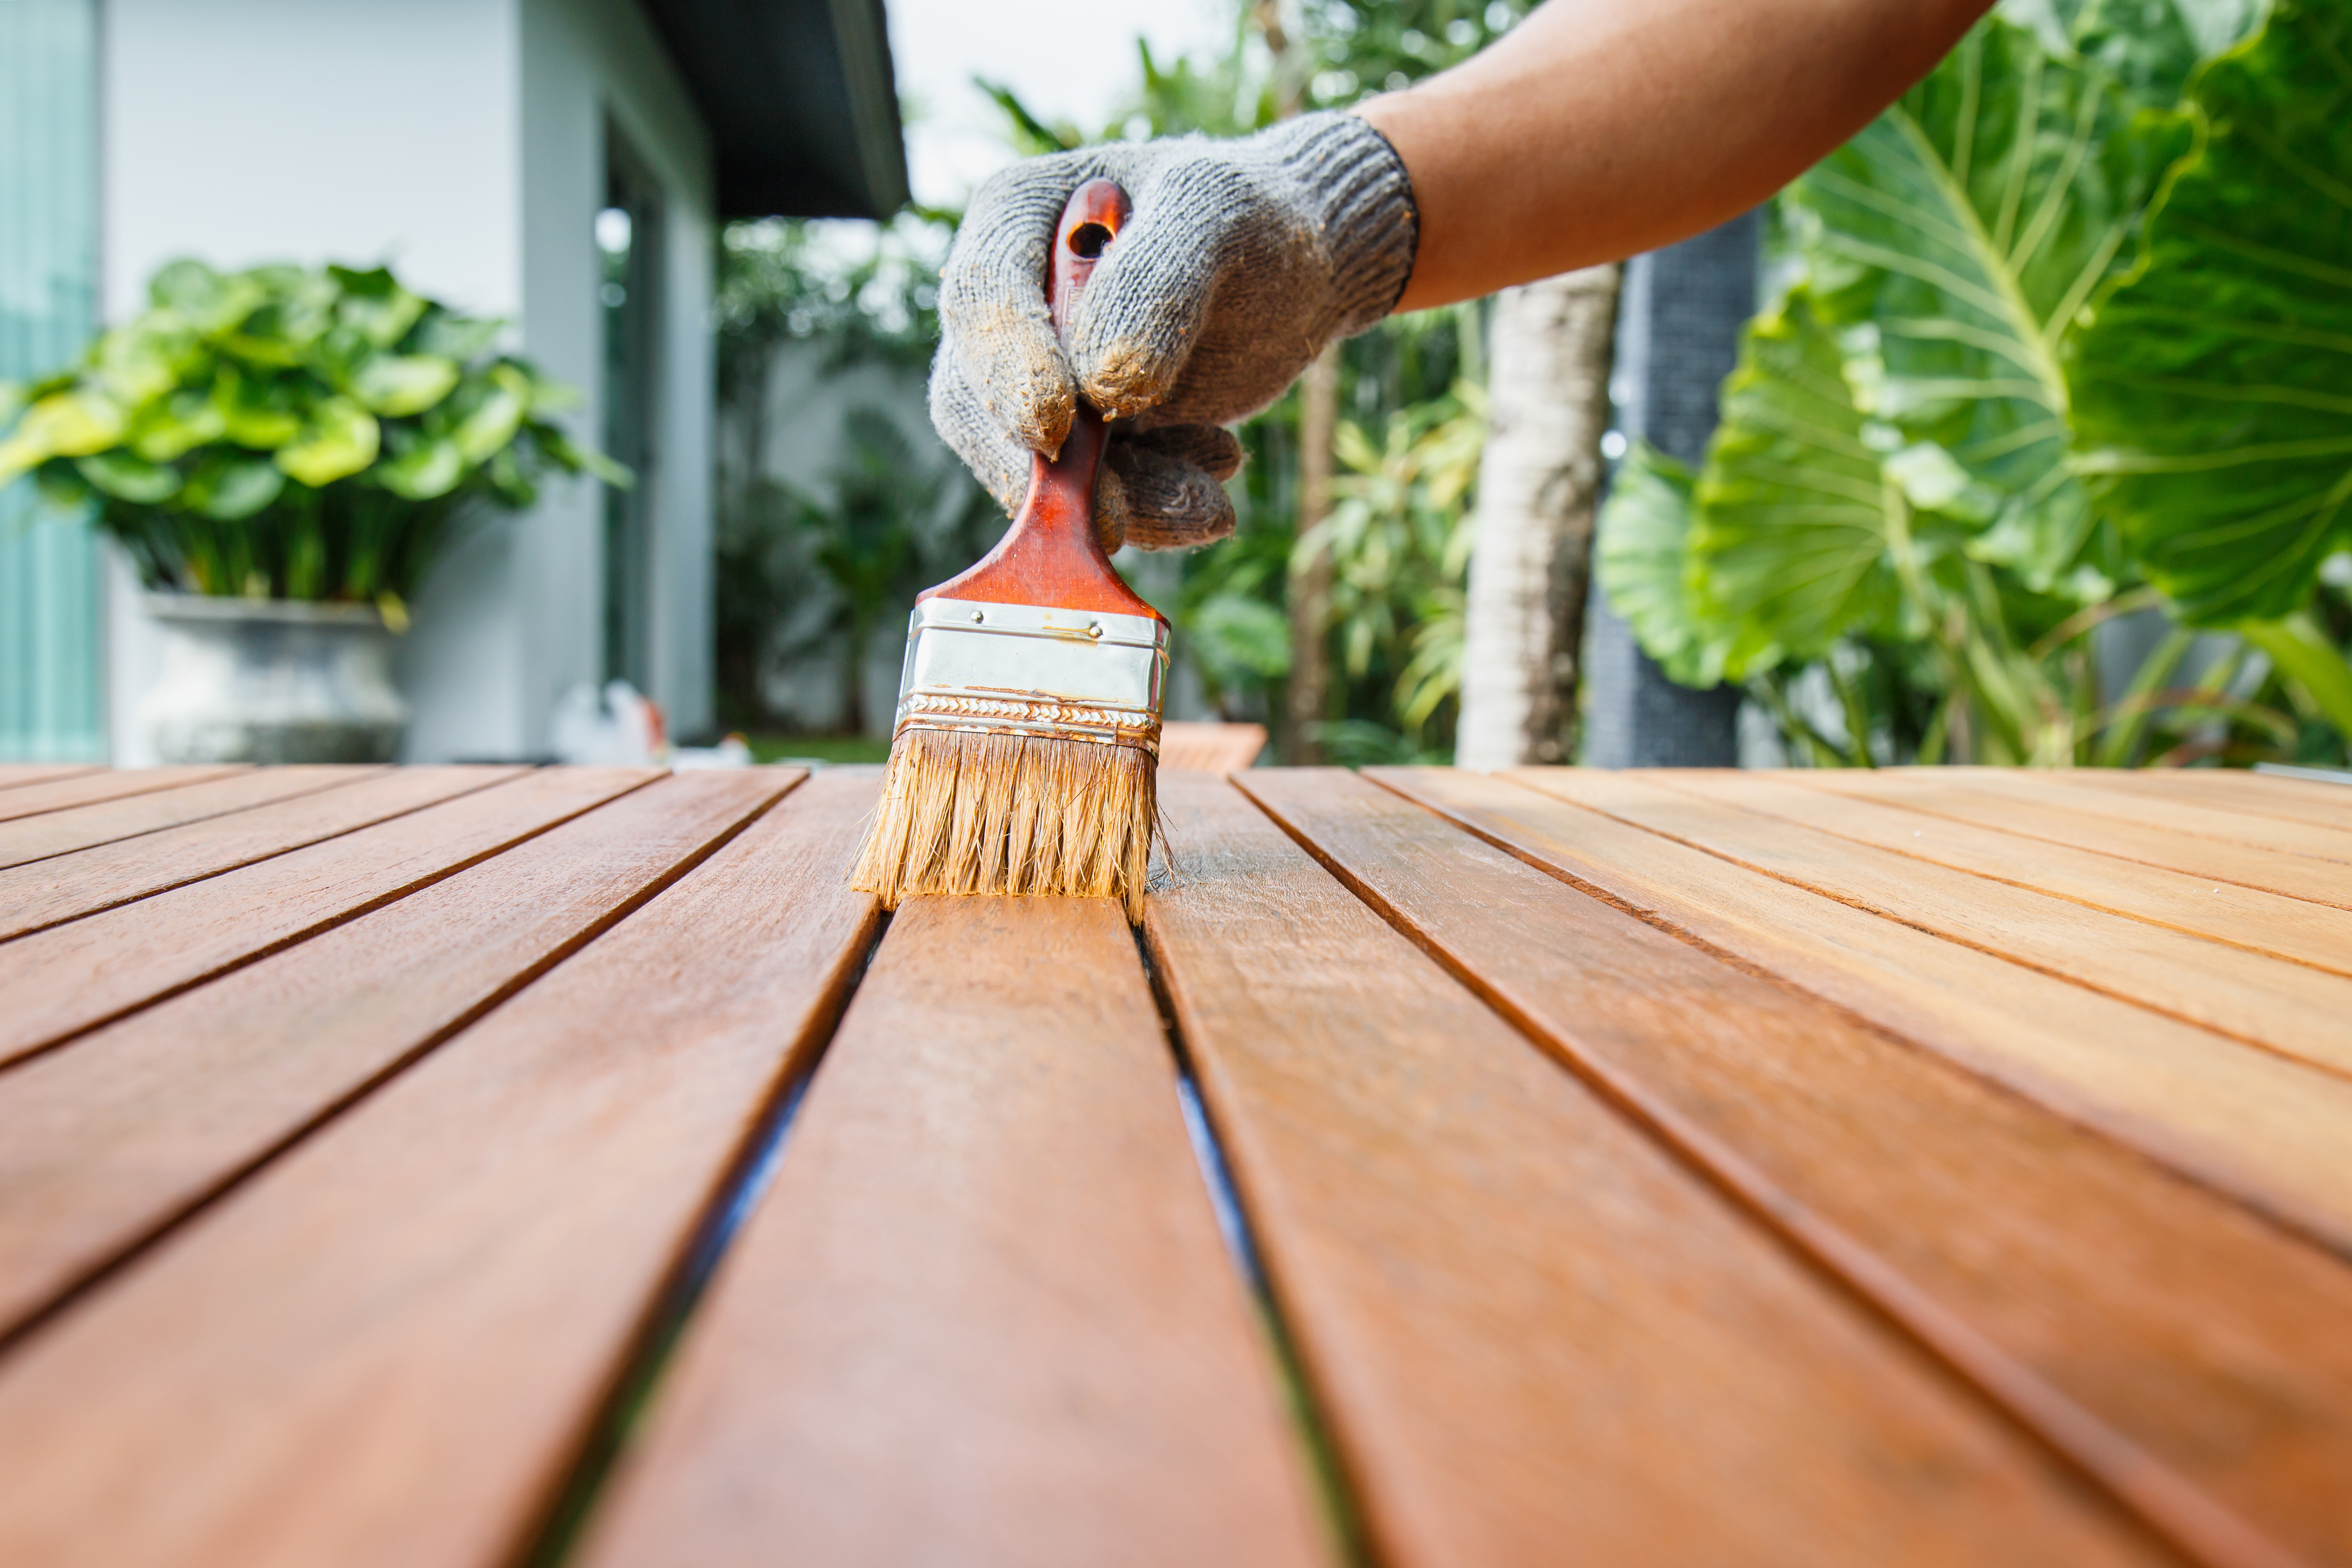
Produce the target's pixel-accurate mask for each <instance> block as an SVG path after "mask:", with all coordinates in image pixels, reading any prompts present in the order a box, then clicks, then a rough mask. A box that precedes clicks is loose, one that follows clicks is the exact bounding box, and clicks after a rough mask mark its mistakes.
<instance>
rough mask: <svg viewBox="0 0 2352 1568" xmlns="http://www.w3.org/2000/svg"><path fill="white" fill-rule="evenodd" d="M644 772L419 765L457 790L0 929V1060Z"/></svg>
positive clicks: (578, 806) (419, 880)
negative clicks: (110, 905) (490, 775)
mask: <svg viewBox="0 0 2352 1568" xmlns="http://www.w3.org/2000/svg"><path fill="white" fill-rule="evenodd" d="M440 772H441V770H438V769H415V770H404V771H403V773H402V774H400V775H397V776H401V777H408V776H412V775H428V774H435V773H440ZM654 776H656V775H655V774H654V773H652V772H651V771H649V770H646V769H643V768H550V769H546V770H544V771H541V772H537V773H523V774H521V775H520V776H514V777H510V778H509V779H507V780H505V781H504V782H494V783H492V784H490V785H489V786H488V787H487V788H484V787H479V786H480V785H481V784H482V780H481V778H480V777H479V775H478V774H473V773H469V774H467V775H466V776H450V777H445V778H441V779H439V780H438V781H437V782H436V781H435V780H434V779H432V778H430V777H425V776H418V777H417V787H418V788H419V790H420V792H422V791H425V790H429V789H432V788H438V789H439V790H440V791H441V792H442V793H443V794H444V795H447V794H448V793H449V792H450V790H451V789H452V788H463V789H466V790H467V792H468V793H467V794H464V795H457V797H456V798H454V799H445V800H443V801H441V802H439V803H438V804H436V805H423V802H422V801H419V802H418V803H417V804H418V805H420V806H421V807H422V809H417V810H413V811H411V812H409V813H408V814H407V815H405V816H395V817H394V818H393V819H392V820H391V821H389V822H380V823H377V824H376V825H375V826H372V827H363V828H360V829H358V830H357V831H355V832H352V833H347V834H344V835H342V836H341V837H336V838H330V839H328V840H327V841H326V842H325V843H323V844H313V845H310V847H307V848H302V849H296V850H292V851H290V852H289V853H287V854H283V855H278V856H274V857H272V858H268V859H266V860H262V861H259V862H257V863H256V864H253V865H249V866H244V867H240V868H237V869H236V870H234V871H228V872H225V873H223V874H222V875H220V876H217V877H211V878H207V879H204V880H202V881H199V882H193V883H190V884H188V885H186V886H184V887H179V888H173V889H171V890H170V891H168V892H163V893H158V894H156V895H154V896H153V897H152V898H147V899H142V900H139V901H138V902H136V903H131V904H125V905H122V906H121V907H120V908H116V909H110V910H103V911H101V912H100V913H98V914H94V915H89V916H87V917H85V918H83V919H81V920H78V921H68V922H67V923H66V924H64V925H59V926H52V927H51V928H49V929H48V930H47V931H36V932H34V933H33V934H32V935H30V936H24V937H18V938H16V940H15V941H14V942H6V943H0V1063H5V1062H7V1061H10V1060H13V1059H15V1058H18V1057H21V1056H24V1055H26V1053H28V1052H31V1051H35V1050H38V1049H40V1048H42V1047H45V1046H47V1045H49V1044H51V1043H52V1042H54V1041H57V1040H58V1039H61V1038H63V1037H66V1036H68V1035H72V1034H76V1033H79V1032H80V1031H81V1030H84V1029H88V1028H90V1027H92V1026H96V1025H99V1024H102V1023H105V1022H106V1021H108V1020H109V1019H111V1018H114V1017H118V1016H121V1015H122V1014H124V1013H127V1012H129V1011H130V1010H131V1009H132V1008H134V1007H137V1006H139V1005H142V1004H143V1003H147V1002H151V1001H153V1000H155V999H156V998H158V997H161V996H163V995H167V994H170V993H172V992H174V991H177V990H180V989H182V988H183V987H184V986H188V985H193V984H195V983H196V982H198V981H200V980H203V979H205V978H206V977H207V976H209V975H213V974H216V973H220V972H221V971H222V970H225V969H228V968H231V967H234V966H235V965H236V964H238V963H245V962H247V961H248V960H250V959H254V958H258V957H260V956H261V955H263V954H264V953H267V952H270V951H272V950H273V949H275V948H278V947H280V946H283V945H285V944H287V943H289V942H298V941H299V940H301V939H302V938H303V937H305V936H307V935H313V934H316V933H317V932H318V931H322V930H324V929H325V928H327V927H329V926H331V925H333V924H335V923H336V922H337V921H342V920H347V919H349V918H350V917H352V915H355V914H358V913H360V912H362V910H367V909H369V908H371V907H373V906H374V905H376V904H378V903H382V902H384V901H386V900H391V899H395V898H398V897H400V896H401V895H402V894H404V893H407V892H413V891H415V889H418V888H421V887H423V886H424V885H425V884H426V883H428V882H431V881H434V880H436V879H439V878H441V877H444V876H446V875H447V874H448V873H450V872H452V871H455V870H457V869H458V868H461V867H463V866H466V865H468V864H470V863H471V862H473V861H475V860H478V859H479V858H482V857H484V856H487V855H494V854H496V853H498V852H499V850H501V849H504V848H506V847H509V846H510V845H513V844H518V843H520V842H521V841H522V840H523V839H526V838H529V837H531V836H532V835H533V834H537V833H542V832H545V831H546V830H547V829H548V828H550V827H552V826H555V825H556V824H557V823H559V822H562V821H564V820H566V819H567V818H570V817H573V816H578V815H580V813H582V812H583V811H586V810H588V809H589V808H591V807H592V806H595V805H601V804H602V803H604V801H607V800H610V799H612V798H613V797H614V796H615V795H623V794H625V793H626V792H627V791H629V790H632V789H635V788H638V787H639V786H641V785H643V784H646V782H647V781H648V780H649V779H651V778H653V777H654ZM352 787H353V789H354V790H357V789H367V788H370V787H371V786H370V785H367V784H358V785H354V786H352ZM335 793H337V794H339V795H340V794H344V793H348V792H345V791H340V790H339V791H337V792H335ZM292 804H293V805H296V806H299V805H305V804H307V803H305V802H299V801H298V802H294V803H292ZM198 826H207V825H205V824H199V825H198Z"/></svg>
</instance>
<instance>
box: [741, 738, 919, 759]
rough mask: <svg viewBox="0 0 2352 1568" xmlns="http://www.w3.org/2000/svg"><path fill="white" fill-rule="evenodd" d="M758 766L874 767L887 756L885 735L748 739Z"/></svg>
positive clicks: (888, 750)
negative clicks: (824, 765)
mask: <svg viewBox="0 0 2352 1568" xmlns="http://www.w3.org/2000/svg"><path fill="white" fill-rule="evenodd" d="M744 738H745V739H746V740H747V741H749V742H751V759H752V761H754V762H760V763H800V762H808V761H811V760H814V761H816V762H820V763H878V762H883V761H886V760H887V758H888V757H889V755H890V737H889V736H887V735H748V736H746V737H744Z"/></svg>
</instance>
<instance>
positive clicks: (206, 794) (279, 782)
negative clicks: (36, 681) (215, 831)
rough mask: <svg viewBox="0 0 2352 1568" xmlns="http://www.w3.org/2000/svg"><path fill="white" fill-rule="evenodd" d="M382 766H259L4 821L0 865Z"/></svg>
mask: <svg viewBox="0 0 2352 1568" xmlns="http://www.w3.org/2000/svg"><path fill="white" fill-rule="evenodd" d="M383 772H384V770H383V769H382V768H378V767H364V766H360V767H354V766H341V765H333V764H329V765H323V766H319V767H284V768H255V769H252V770H251V771H249V772H246V773H230V774H228V775H227V776H226V777H225V778H217V779H212V780H209V781H207V782H205V783H204V784H189V785H187V786H185V787H184V788H181V789H172V790H162V791H158V792H154V793H151V794H148V795H128V796H125V797H123V798H121V799H119V800H110V801H101V802H100V803H98V804H97V805H82V806H75V807H72V808H70V809H67V810H62V811H52V812H47V813H45V814H43V815H42V816H28V817H24V818H21V819H19V820H17V821H16V822H12V823H7V824H5V825H0V868H7V867H10V866H21V865H24V864H25V863H26V862H27V861H30V860H46V859H47V858H49V857H50V856H52V855H69V854H71V853H73V852H74V851H75V850H77V849H88V848H90V847H94V846H96V845H100V844H110V843H113V842H114V841H115V840H117V839H122V838H133V837H138V836H139V835H141V834H142V833H158V832H161V831H162V830H163V829H164V828H167V827H178V826H182V825H183V824H184V823H190V822H201V821H203V820H204V819H205V817H208V816H224V815H226V814H227V813H229V812H234V811H250V810H252V809H253V808H254V807H256V806H259V805H269V804H270V803H271V802H273V801H279V800H290V799H292V798H293V797H294V796H296V795H312V794H315V793H317V792H318V791H320V790H325V789H332V788H334V787H335V786H336V785H338V784H356V783H358V782H359V781H360V780H362V779H364V778H368V777H370V776H373V775H376V774H380V773H383Z"/></svg>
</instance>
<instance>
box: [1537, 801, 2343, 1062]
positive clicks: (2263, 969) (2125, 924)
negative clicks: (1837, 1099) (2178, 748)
mask: <svg viewBox="0 0 2352 1568" xmlns="http://www.w3.org/2000/svg"><path fill="white" fill-rule="evenodd" d="M1510 776H1511V777H1512V778H1513V779H1515V780H1517V781H1518V782H1521V783H1525V784H1528V785H1530V786H1531V787H1533V788H1536V789H1538V790H1542V791H1544V792H1546V793H1548V794H1550V795H1558V796H1559V798H1561V799H1563V800H1568V801H1572V802H1574V803H1575V804H1577V805H1583V806H1589V807H1591V809H1593V810H1595V811H1601V812H1605V813H1607V814H1608V815H1609V816H1614V817H1616V818H1618V819H1619V820H1620V821H1622V822H1627V823H1631V824H1632V825H1633V826H1637V827H1642V828H1646V829H1648V830H1649V831H1651V832H1654V833H1658V834H1661V835H1664V837H1670V838H1674V839H1676V840H1679V841H1680V842H1682V843H1685V844H1688V845H1691V846H1692V847H1696V848H1700V849H1705V850H1706V851H1708V852H1710V853H1712V854H1716V855H1720V856H1722V857H1724V858H1727V859H1729V860H1732V861H1735V862H1737V863H1738V864H1740V865H1743V866H1748V867H1751V868H1755V869H1757V870H1759V871H1763V872H1765V873H1767V874H1768V875H1770V876H1774V877H1779V878H1782V879H1786V880H1788V881H1791V882H1794V883H1796V884H1798V885H1799V886H1801V887H1805V888H1810V889H1812V890H1813V891H1815V892H1817V893H1820V894H1822V895H1823V896H1825V897H1828V898H1831V899H1834V900H1838V901H1840V902H1842V903H1848V904H1852V905H1853V906H1855V907H1856V908H1859V909H1865V910H1871V911H1873V912H1874V913H1876V914H1880V915H1884V916H1885V917H1886V918H1887V919H1889V920H1895V921H1902V922H1904V923H1905V924H1907V925H1914V926H1917V927H1919V928H1920V929H1922V930H1924V931H1933V932H1935V933H1936V934H1937V935H1938V936H1943V937H1948V938H1949V939H1950V940H1952V941H1954V942H1964V943H1966V944H1967V945H1969V946H1970V947H1975V948H1979V949H1981V950H1983V951H1984V952H1990V953H1994V954H1997V955H1999V956H2000V957H2002V958H2006V959H2010V960H2011V961H2012V962H2014V963H2019V964H2022V965H2024V966H2026V967H2028V968H2032V969H2039V970H2042V971H2044V972H2046V973H2052V974H2056V975H2060V976H2063V978H2065V979H2068V980H2072V981H2074V982H2075V983H2077V984H2084V985H2088V986H2092V987H2094V988H2095V989H2098V990H2101V991H2105V992H2106V993H2108V994H2111V995H2114V996H2117V997H2120V998H2122V999H2123V1000H2125V1001H2128V1002H2137V1003H2138V1004H2140V1005H2143V1006H2147V1007H2151V1008H2155V1009H2158V1010H2159V1011H2162V1012H2166V1013H2169V1014H2172V1015H2173V1016H2176V1017H2179V1018H2183V1019H2186V1020H2188V1021H2189V1022H2190V1023H2193V1024H2201V1025H2203V1026H2205V1027H2207V1028H2209V1029H2212V1030H2214V1031H2216V1032H2217V1033H2221V1034H2225V1035H2230V1036H2231V1037H2235V1038H2237V1039H2241V1040H2244V1041H2246V1042H2247V1043H2249V1044H2251V1045H2259V1046H2265V1047H2269V1048H2270V1049H2273V1050H2275V1051H2277V1052H2279V1053H2281V1054H2282V1055H2284V1056H2289V1057H2294V1058H2297V1059H2298V1060H2302V1061H2305V1062H2309V1063H2311V1064H2313V1065H2314V1066H2317V1067H2324V1068H2329V1069H2331V1070H2333V1071H2336V1072H2340V1073H2347V1074H2352V1027H2347V1020H2352V979H2347V977H2346V976H2344V975H2341V974H2333V973H2322V972H2320V971H2317V970H2313V969H2307V968H2304V967H2302V966H2301V965H2297V964H2289V963H2277V962H2275V961H2273V960H2271V959H2267V958H2263V957H2262V956H2259V955H2257V954H2254V953H2249V952H2243V951H2242V950H2240V949H2237V948H2232V947H2228V946H2224V945H2222V944H2221V943H2219V942H2211V941H2208V940H2206V939H2204V938H2201V937H2194V936H2189V935H2186V934H2184V933H2182V932H2179V931H2168V930H2166V929H2164V928H2162V927H2158V926H2152V925H2147V924H2146V923H2143V922H2141V921H2128V920H2119V919H2116V917H2115V916H2113V915H2109V914H2106V913H2104V912H2102V911H2099V910H2087V909H2084V908H2083V907H2082V906H2081V905H2079V904H2074V903H2070V902H2068V901H2066V900H2063V899H2057V898H2052V897H2050V896H2049V895H2047V894H2043V893H2039V892H2035V891H2032V889H2025V888H2016V887H2011V886H2009V885H2008V884H2005V883H2000V882H1992V881H1987V880H1986V879H1982V878H1979V877H1972V876H1969V875H1967V874H1966V873H1963V872H1958V871H1952V870H1948V869H1946V868H1943V867H1941V866H1937V865H1933V864H1929V863H1927V862H1924V861H1919V860H1913V859H1908V858H1898V857H1896V856H1894V855H1890V854H1888V853H1886V852H1885V851H1884V850H1880V849H1875V848H1872V847H1866V846H1864V845H1860V844H1856V843H1855V842H1853V840H1851V839H1846V838H1838V837H1832V836H1831V835H1829V834H1826V833H1822V832H1819V831H1816V830H1815V829H1813V828H1811V827H1805V826H1799V825H1797V824H1796V823H1794V822H1791V821H1788V820H1785V819H1782V820H1776V819H1773V818H1770V817H1764V816H1757V815H1756V814H1754V813H1752V812H1747V811H1742V810H1739V809H1738V807H1736V806H1730V805H1722V804H1719V803H1717V802H1716V801H1714V800H1709V799H1703V798H1700V797H1698V796H1695V795H1689V794H1685V793H1684V792H1683V791H1681V790H1675V789H1666V788H1664V787H1662V786H1660V785H1659V784H1654V783H1652V782H1651V781H1650V780H1648V779H1645V778H1641V777H1636V776H1632V775H1628V774H1625V773H1612V772H1608V771H1605V770H1600V769H1582V768H1550V769H1535V768H1530V769H1521V770H1517V771H1515V772H1514V773H1512V774H1511V775H1510Z"/></svg>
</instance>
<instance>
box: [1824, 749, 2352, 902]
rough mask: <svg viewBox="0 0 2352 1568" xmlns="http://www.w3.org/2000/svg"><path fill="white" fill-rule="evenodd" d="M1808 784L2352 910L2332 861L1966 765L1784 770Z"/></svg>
mask: <svg viewBox="0 0 2352 1568" xmlns="http://www.w3.org/2000/svg"><path fill="white" fill-rule="evenodd" d="M1780 776H1781V777H1783V778H1786V779H1787V780H1788V781H1789V782H1790V783H1791V784H1801V785H1803V786H1804V787H1805V788H1807V789H1818V790H1826V791H1828V792H1830V793H1832V794H1834V795H1845V796H1853V795H1863V796H1865V797H1867V798H1869V799H1871V800H1875V801H1879V802H1882V803H1884V804H1885V805H1899V806H1901V807H1903V808H1904V809H1905V810H1906V811H1917V812H1924V813H1926V814H1927V815H1929V816H1944V817H1949V818H1950V819H1952V820H1953V821H1955V822H1968V823H1973V824H1975V825H1976V826H1979V827H1990V828H1992V829H1994V830H1995V831H1998V832H2001V833H2009V834H2014V835H2016V836H2017V837H2022V838H2039V839H2042V841H2043V842H2045V843H2051V844H2063V845H2067V846H2070V847H2075V848H2080V849H2087V850H2090V851H2093V852H2094V853H2096V854H2100V855H2111V856H2114V857H2115V858H2117V859H2121V860H2136V861H2138V862H2140V863H2141V864H2143V865H2147V866H2161V867H2164V868H2167V869H2168V870H2174V871H2185V872H2187V873H2188V874H2189V875H2190V876H2192V877H2204V878H2208V879H2210V880H2211V881H2212V882H2215V883H2223V882H2235V883H2238V884H2239V885H2240V886H2242V887H2248V888H2261V889H2265V890H2266V891H2269V892H2273V893H2284V894H2286V895H2287V896H2288V897H2290V898H2296V899H2303V900H2307V901H2309V902H2313V903H2321V904H2328V905H2332V906H2334V907H2335V908H2337V909H2347V910H2352V877H2347V876H2346V875H2345V873H2344V871H2343V870H2342V869H2341V868H2338V867H2336V865H2334V864H2332V863H2330V862H2327V861H2319V860H2313V859H2311V858H2308V857H2305V856H2301V855H2286V854H2281V853H2278V852H2276V851H2274V850H2269V849H2257V848H2252V847H2248V846H2245V845H2242V844H2230V843H2225V842H2223V841H2222V840H2221V839H2218V838H2201V837H2195V836H2193V835H2189V834H2184V833H2169V832H2163V831H2150V830H2148V829H2146V828H2144V827H2141V826H2137V824H2135V823H2133V822H2129V821H2125V820H2120V819H2118V818H2117V817H2116V816H2114V815H2113V814H2110V813H2108V812H2105V811H2102V810H2099V809H2097V808H2096V803H2095V802H2093V803H2091V805H2092V806H2093V809H2088V810H2081V809H2075V810H2069V809H2064V808H2063V807H2062V806H2059V805H2045V804H2043V803H2042V802H2039V801H2032V800H2027V799H2025V798H2023V797H2022V796H2018V795H2003V794H2001V793H1999V792H1997V791H1995V790H1991V789H1989V788H1986V787H1984V785H1983V784H1980V783H1978V782H1972V775H1971V773H1969V770H1964V769H1958V768H1879V769H1874V770H1864V769H1848V768H1799V769H1792V770H1790V771H1789V772H1787V773H1782V774H1781V775H1780Z"/></svg>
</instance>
